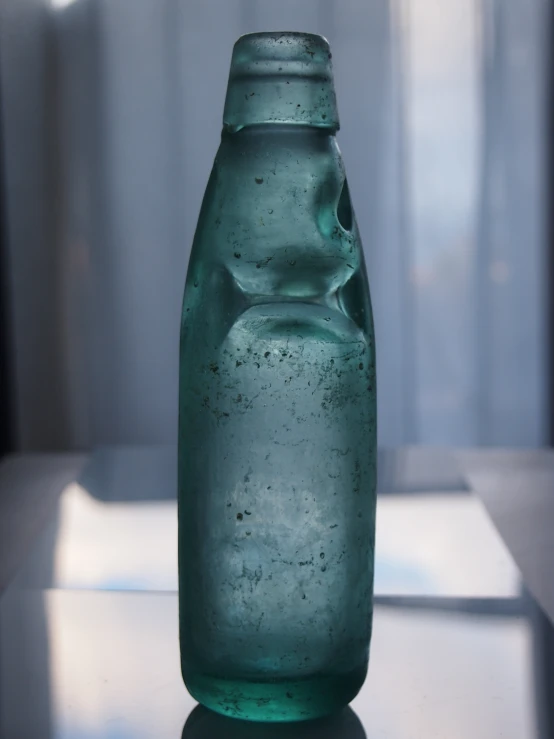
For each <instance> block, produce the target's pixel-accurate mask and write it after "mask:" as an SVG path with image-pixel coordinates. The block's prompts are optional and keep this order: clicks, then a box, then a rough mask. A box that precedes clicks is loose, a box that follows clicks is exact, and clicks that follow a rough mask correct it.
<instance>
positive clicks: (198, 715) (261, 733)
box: [181, 706, 366, 739]
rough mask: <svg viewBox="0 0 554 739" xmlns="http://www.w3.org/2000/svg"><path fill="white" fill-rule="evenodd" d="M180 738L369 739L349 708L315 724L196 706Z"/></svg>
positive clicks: (318, 720)
mask: <svg viewBox="0 0 554 739" xmlns="http://www.w3.org/2000/svg"><path fill="white" fill-rule="evenodd" d="M181 739H366V733H365V731H364V729H363V726H362V724H361V722H360V719H359V718H358V717H357V716H356V714H355V713H354V711H353V710H352V709H351V708H350V707H349V708H345V709H344V710H343V711H341V712H340V713H338V714H336V715H335V716H330V717H329V718H323V719H317V720H315V721H301V722H297V723H282V724H265V723H260V722H257V721H240V720H239V719H234V718H228V717H227V716H220V715H219V714H217V713H213V711H209V710H208V709H207V708H204V706H196V708H195V709H194V710H193V711H192V713H191V714H190V715H189V717H188V719H187V722H186V724H185V726H184V727H183V733H182V735H181Z"/></svg>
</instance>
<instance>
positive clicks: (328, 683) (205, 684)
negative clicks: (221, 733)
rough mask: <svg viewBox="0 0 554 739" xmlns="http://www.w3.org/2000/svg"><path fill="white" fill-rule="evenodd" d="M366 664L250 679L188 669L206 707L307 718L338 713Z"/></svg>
mask: <svg viewBox="0 0 554 739" xmlns="http://www.w3.org/2000/svg"><path fill="white" fill-rule="evenodd" d="M366 671H367V668H366V666H362V667H358V668H356V669H355V670H352V671H350V672H347V673H341V674H339V675H328V676H322V675H317V676H314V677H311V678H303V679H301V680H293V679H275V680H271V681H264V682H261V681H250V680H241V679H225V678H221V677H214V676H211V675H205V674H199V673H196V672H187V673H186V674H185V675H184V679H185V684H186V686H187V689H188V691H189V693H190V694H191V695H192V697H193V698H195V699H196V700H197V701H198V702H199V703H201V704H202V705H204V706H206V708H209V709H211V710H212V711H216V712H217V713H220V714H223V715H224V716H230V717H232V718H237V719H243V720H246V721H267V722H278V721H307V720H309V719H315V718H321V717H323V716H328V715H330V714H332V713H336V712H337V711H340V710H341V709H342V708H344V707H345V706H346V705H348V703H350V701H351V700H352V699H353V698H354V697H355V696H356V695H357V693H358V691H359V690H360V688H361V687H362V684H363V682H364V680H365V676H366Z"/></svg>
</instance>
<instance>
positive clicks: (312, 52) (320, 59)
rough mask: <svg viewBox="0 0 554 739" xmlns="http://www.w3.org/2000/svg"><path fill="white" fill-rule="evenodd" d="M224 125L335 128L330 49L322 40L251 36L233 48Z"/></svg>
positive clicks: (267, 34)
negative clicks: (286, 124) (269, 124)
mask: <svg viewBox="0 0 554 739" xmlns="http://www.w3.org/2000/svg"><path fill="white" fill-rule="evenodd" d="M223 123H224V126H225V127H226V128H229V129H231V130H236V129H238V128H242V127H243V126H248V125H253V124H257V123H293V124H300V125H307V126H317V127H321V128H332V129H334V130H337V129H338V128H339V118H338V112H337V104H336V98H335V86H334V81H333V69H332V64H331V50H330V48H329V43H328V42H327V40H326V39H325V38H324V37H323V36H317V35H316V34H312V33H300V32H296V31H285V32H263V33H250V34H247V35H245V36H241V37H240V38H239V39H238V41H237V42H236V43H235V46H234V48H233V56H232V59H231V69H230V72H229V83H228V86H227V97H226V101H225V111H224V114H223Z"/></svg>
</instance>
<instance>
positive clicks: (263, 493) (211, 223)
mask: <svg viewBox="0 0 554 739" xmlns="http://www.w3.org/2000/svg"><path fill="white" fill-rule="evenodd" d="M338 128H339V121H338V115H337V108H336V102H335V93H334V86H333V77H332V69H331V53H330V51H329V46H328V44H327V41H326V40H325V39H324V38H322V37H320V36H314V35H310V34H304V33H257V34H251V35H248V36H243V37H242V38H240V39H239V40H238V41H237V43H236V44H235V47H234V50H233V58H232V63H231V71H230V76H229V84H228V89H227V99H226V103H225V112H224V125H223V133H222V137H221V145H220V147H219V151H218V153H217V156H216V159H215V163H214V167H213V170H212V173H211V176H210V179H209V182H208V186H207V189H206V193H205V196H204V201H203V204H202V209H201V212H200V216H199V221H198V226H197V229H196V235H195V238H194V244H193V248H192V253H191V258H190V264H189V268H188V274H187V281H186V287H185V296H184V302H183V320H182V330H181V356H180V416H179V597H180V641H181V665H182V673H183V678H184V681H185V683H186V686H187V688H188V689H189V691H190V692H191V694H192V695H193V696H194V697H195V698H197V700H198V701H200V703H203V704H204V705H205V706H207V707H209V708H211V709H213V710H215V711H218V712H220V713H223V714H226V715H229V716H235V717H240V718H245V719H251V720H257V721H290V720H297V719H309V718H314V717H318V716H322V715H325V714H328V713H331V712H333V711H335V710H338V709H339V708H341V707H342V706H344V705H346V704H347V703H348V702H349V701H350V700H351V699H352V698H353V697H354V696H355V695H356V693H357V692H358V690H359V689H360V687H361V685H362V683H363V681H364V678H365V674H366V670H367V662H368V652H369V642H370V636H371V622H372V592H373V559H374V532H375V481H376V403H375V346H374V333H373V321H372V314H371V303H370V298H369V289H368V283H367V276H366V271H365V265H364V259H363V253H362V247H361V243H360V237H359V234H358V229H357V226H356V221H355V218H354V214H353V212H352V207H351V204H350V197H349V193H348V185H347V182H346V178H345V172H344V167H343V163H342V159H341V155H340V151H339V149H338V146H337V142H336V139H335V134H336V132H337V130H338Z"/></svg>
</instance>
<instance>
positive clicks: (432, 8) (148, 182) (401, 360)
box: [0, 0, 548, 450]
mask: <svg viewBox="0 0 554 739" xmlns="http://www.w3.org/2000/svg"><path fill="white" fill-rule="evenodd" d="M547 5H548V3H547V1H546V0H526V2H521V0H448V2H444V0H372V1H371V2H368V0H302V1H301V2H300V1H299V0H281V2H279V3H276V2H273V0H272V1H270V0H186V2H185V0H51V2H47V1H46V0H2V2H0V74H1V78H0V83H1V90H2V123H3V130H4V157H5V192H6V198H7V202H6V215H7V227H8V234H7V236H8V238H7V244H8V270H7V276H8V287H9V303H10V305H9V307H10V321H11V327H10V328H11V341H12V343H13V378H14V381H15V397H14V410H15V421H16V446H17V447H18V448H19V449H22V450H32V449H79V448H89V447H94V446H97V445H99V444H109V443H123V444H134V443H165V442H172V441H173V440H174V439H175V437H176V429H177V376H178V332H179V320H180V303H181V296H182V289H183V284H184V278H185V272H186V266H187V259H188V254H189V249H190V244H191V241H192V236H193V232H194V227H195V223H196V218H197V214H198V209H199V205H200V201H201V197H202V194H203V190H204V187H205V184H206V181H207V177H208V174H209V170H210V167H211V162H212V160H213V157H214V154H215V152H216V149H217V145H218V137H219V133H220V127H221V114H222V108H223V100H224V94H225V87H226V81H227V73H228V66H229V61H230V54H231V48H232V44H233V42H234V41H235V39H236V38H237V37H238V36H239V35H240V34H242V33H246V32H250V31H256V30H304V31H311V32H316V33H322V34H324V35H325V36H327V38H328V39H329V41H330V43H331V46H332V50H333V61H334V65H335V75H336V86H337V92H338V99H339V105H340V114H341V120H342V130H341V132H340V134H339V143H340V146H341V148H342V150H343V153H344V158H345V161H346V166H347V171H348V174H349V180H350V189H351V193H352V196H353V200H354V205H355V208H356V211H357V217H358V221H359V224H360V228H361V231H362V235H363V238H364V246H365V251H366V257H367V265H368V271H369V277H370V283H371V289H372V296H373V302H374V311H375V317H376V327H377V341H378V374H379V378H378V382H379V412H380V429H379V434H380V442H381V443H382V444H383V445H395V444H402V443H426V444H456V445H467V446H470V445H475V444H498V445H515V446H538V445H541V444H543V443H545V442H546V440H547V439H546V429H547V397H546V385H547V370H546V349H545V346H546V341H545V339H546V284H545V277H544V275H545V274H546V270H545V267H546V251H547V250H546V240H545V220H546V200H545V177H546V153H547V152H546V125H547V124H546V80H547V64H546V58H547V40H548V39H547V33H548V23H547V22H546V20H547Z"/></svg>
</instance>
